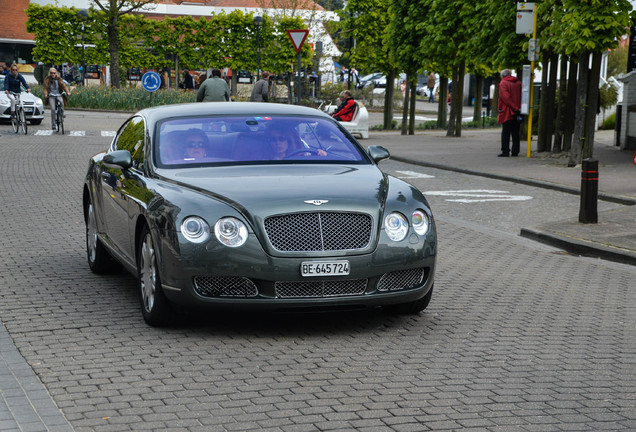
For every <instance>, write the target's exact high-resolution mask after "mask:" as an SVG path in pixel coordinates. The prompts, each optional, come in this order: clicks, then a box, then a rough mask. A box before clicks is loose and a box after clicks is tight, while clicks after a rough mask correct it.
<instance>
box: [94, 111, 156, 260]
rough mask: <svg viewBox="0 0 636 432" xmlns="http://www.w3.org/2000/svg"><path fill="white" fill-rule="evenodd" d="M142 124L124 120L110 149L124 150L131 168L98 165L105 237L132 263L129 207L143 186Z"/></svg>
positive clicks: (138, 121) (134, 120) (132, 250)
mask: <svg viewBox="0 0 636 432" xmlns="http://www.w3.org/2000/svg"><path fill="white" fill-rule="evenodd" d="M145 136H146V133H145V121H144V119H143V118H142V117H140V116H135V117H133V118H131V119H130V120H128V121H127V122H126V123H125V124H124V125H123V126H122V127H121V129H120V130H119V132H118V134H117V136H116V138H115V141H114V144H113V147H112V150H128V151H129V152H130V154H131V156H132V161H133V166H132V167H131V168H128V169H122V168H121V167H119V166H116V165H109V164H107V163H104V162H103V161H102V163H101V170H100V171H101V179H100V181H101V190H102V202H103V214H104V223H105V226H106V234H107V236H108V238H109V239H110V241H111V242H112V244H113V246H114V247H115V249H116V250H117V251H118V252H119V253H120V254H121V255H122V256H123V257H125V258H126V259H128V260H129V261H130V262H131V263H134V261H135V254H134V239H133V236H134V231H133V228H132V225H133V223H134V222H133V221H134V220H136V215H135V214H132V212H131V210H134V209H135V208H137V206H135V205H131V204H132V203H134V202H135V200H136V195H139V194H140V193H141V190H140V185H143V184H144V182H143V180H140V178H141V179H142V178H143V166H142V163H143V160H144V147H145Z"/></svg>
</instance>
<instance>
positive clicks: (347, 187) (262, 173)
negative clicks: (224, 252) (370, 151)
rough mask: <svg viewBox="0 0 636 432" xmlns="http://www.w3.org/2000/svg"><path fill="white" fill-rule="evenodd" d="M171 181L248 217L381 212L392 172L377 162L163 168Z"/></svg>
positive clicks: (373, 213) (164, 175) (163, 173)
mask: <svg viewBox="0 0 636 432" xmlns="http://www.w3.org/2000/svg"><path fill="white" fill-rule="evenodd" d="M160 175H161V176H162V177H164V178H165V179H166V180H169V181H172V182H177V183H179V184H180V185H182V186H184V187H188V188H192V189H194V190H197V191H199V192H201V193H205V194H207V195H210V196H213V197H215V198H217V199H219V200H222V201H225V202H226V203H228V204H229V205H232V206H233V207H235V208H236V209H237V210H239V211H240V212H241V213H243V214H244V215H246V217H248V218H250V219H251V218H252V217H255V218H265V217H267V216H269V215H273V214H284V213H291V212H300V211H315V210H317V209H320V210H321V211H334V210H338V211H355V212H364V213H368V214H372V215H373V216H374V217H375V216H377V214H378V212H379V211H381V208H382V207H383V206H384V202H385V201H386V194H387V189H388V179H387V177H386V176H385V175H384V174H383V173H382V172H381V171H380V170H379V169H378V168H377V167H376V166H374V165H326V164H325V165H312V164H307V165H289V166H287V165H270V166H265V165H253V166H241V167H215V168H194V169H193V168H188V169H183V170H161V172H160Z"/></svg>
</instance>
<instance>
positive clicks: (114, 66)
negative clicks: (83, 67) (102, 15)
mask: <svg viewBox="0 0 636 432" xmlns="http://www.w3.org/2000/svg"><path fill="white" fill-rule="evenodd" d="M112 3H113V2H112V0H111V10H110V15H109V17H108V48H109V51H110V84H111V86H112V87H115V88H120V87H121V84H120V80H119V28H118V25H119V23H118V20H117V11H116V10H114V9H112V8H113V6H112ZM84 73H85V74H86V71H84Z"/></svg>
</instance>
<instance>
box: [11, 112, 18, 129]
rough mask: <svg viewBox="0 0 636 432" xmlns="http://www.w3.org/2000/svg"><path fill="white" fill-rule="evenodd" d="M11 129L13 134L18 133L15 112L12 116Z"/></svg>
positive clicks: (16, 114)
mask: <svg viewBox="0 0 636 432" xmlns="http://www.w3.org/2000/svg"><path fill="white" fill-rule="evenodd" d="M11 127H13V133H18V127H19V125H18V113H17V111H16V112H15V114H14V115H13V118H12V119H11Z"/></svg>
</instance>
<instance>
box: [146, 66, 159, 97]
mask: <svg viewBox="0 0 636 432" xmlns="http://www.w3.org/2000/svg"><path fill="white" fill-rule="evenodd" d="M141 86H142V87H143V88H144V90H146V91H148V92H151V93H152V92H156V91H157V90H159V88H160V87H161V77H160V76H159V74H158V73H157V72H153V71H148V72H146V73H145V74H144V75H143V76H142V77H141Z"/></svg>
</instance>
